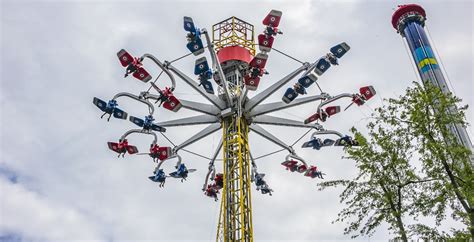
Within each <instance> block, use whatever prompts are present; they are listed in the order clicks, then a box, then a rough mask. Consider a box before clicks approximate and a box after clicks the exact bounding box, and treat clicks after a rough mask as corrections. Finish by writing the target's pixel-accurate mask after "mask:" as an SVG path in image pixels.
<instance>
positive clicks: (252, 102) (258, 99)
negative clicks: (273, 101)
mask: <svg viewBox="0 0 474 242" xmlns="http://www.w3.org/2000/svg"><path fill="white" fill-rule="evenodd" d="M309 66H310V64H309V63H304V64H303V65H302V66H301V67H299V68H298V69H296V70H294V71H293V72H291V73H290V74H288V75H287V76H285V77H283V78H282V79H281V80H279V81H278V82H276V83H275V84H273V85H271V86H270V87H269V88H267V89H265V90H263V91H262V92H260V93H259V94H257V95H256V96H254V97H253V98H251V99H250V100H249V101H247V103H246V105H245V106H246V107H245V111H247V112H250V111H252V109H253V108H254V107H255V106H257V105H258V104H260V103H261V102H262V101H263V100H265V99H267V98H268V97H269V96H270V95H271V94H273V93H274V92H275V91H276V90H278V89H279V88H280V87H282V86H283V85H285V84H286V83H288V82H289V81H291V80H292V79H293V78H294V77H296V76H297V75H298V74H299V73H301V72H302V71H304V70H307V69H308V67H309Z"/></svg>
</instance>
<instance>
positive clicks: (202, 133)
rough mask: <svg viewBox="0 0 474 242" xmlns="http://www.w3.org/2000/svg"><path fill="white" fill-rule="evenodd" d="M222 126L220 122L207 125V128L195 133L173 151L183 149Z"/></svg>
mask: <svg viewBox="0 0 474 242" xmlns="http://www.w3.org/2000/svg"><path fill="white" fill-rule="evenodd" d="M220 128H221V124H220V123H215V124H211V125H209V126H207V127H206V128H205V129H203V130H201V131H200V132H199V133H197V134H195V135H194V136H193V137H191V138H189V139H188V140H186V141H184V142H183V143H182V144H180V145H178V146H176V147H174V148H173V153H176V152H178V151H179V150H180V149H183V148H184V147H186V146H188V145H191V144H193V143H194V142H196V141H198V140H200V139H202V138H204V137H206V136H208V135H210V134H212V133H214V132H216V131H217V130H219V129H220Z"/></svg>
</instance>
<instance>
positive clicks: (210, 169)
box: [202, 138, 223, 191]
mask: <svg viewBox="0 0 474 242" xmlns="http://www.w3.org/2000/svg"><path fill="white" fill-rule="evenodd" d="M222 144H223V142H222V138H221V140H220V141H219V145H217V149H216V151H215V152H214V155H213V156H212V158H211V161H210V162H209V171H208V172H207V175H206V180H205V181H204V185H203V186H202V190H203V191H204V190H206V188H207V182H208V181H209V177H210V176H211V174H212V173H213V174H214V175H215V173H216V169H215V167H214V161H215V160H216V158H217V156H218V155H219V152H220V150H221V148H222ZM214 175H212V176H211V177H214ZM212 179H213V178H212Z"/></svg>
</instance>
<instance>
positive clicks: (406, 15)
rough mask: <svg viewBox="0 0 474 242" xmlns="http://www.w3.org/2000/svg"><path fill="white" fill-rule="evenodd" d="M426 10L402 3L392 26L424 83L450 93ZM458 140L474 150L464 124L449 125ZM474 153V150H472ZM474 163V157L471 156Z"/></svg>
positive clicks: (393, 18) (393, 16)
mask: <svg viewBox="0 0 474 242" xmlns="http://www.w3.org/2000/svg"><path fill="white" fill-rule="evenodd" d="M425 21H426V12H425V10H424V9H423V8H422V7H421V6H420V5H417V4H407V5H400V6H399V8H398V9H397V10H396V11H395V13H393V15H392V26H393V27H394V28H395V29H396V30H397V32H398V33H399V34H400V35H401V36H402V38H404V39H405V40H406V42H407V43H408V46H409V48H410V53H411V54H412V57H413V60H414V62H415V65H416V67H417V70H418V74H419V75H420V78H421V80H422V81H423V84H424V83H431V84H432V85H434V86H437V87H439V88H440V89H441V91H442V92H443V93H445V94H447V93H450V92H451V91H450V90H449V87H448V84H447V83H446V79H445V77H444V75H443V73H442V72H441V68H440V64H439V62H438V60H437V59H436V57H435V55H434V51H433V48H432V47H431V44H430V41H429V40H428V37H427V35H426V32H425V29H424V27H425ZM449 128H450V130H451V132H452V133H453V134H454V135H455V137H456V138H457V140H458V142H460V144H462V145H464V146H465V147H466V148H468V149H470V150H471V152H472V151H473V147H472V143H471V139H470V138H469V135H468V133H467V131H466V128H465V127H463V126H462V125H459V124H457V125H452V126H450V127H449ZM472 153H474V152H472ZM471 164H472V165H474V157H473V156H471Z"/></svg>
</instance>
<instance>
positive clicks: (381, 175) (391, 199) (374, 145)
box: [319, 84, 474, 241]
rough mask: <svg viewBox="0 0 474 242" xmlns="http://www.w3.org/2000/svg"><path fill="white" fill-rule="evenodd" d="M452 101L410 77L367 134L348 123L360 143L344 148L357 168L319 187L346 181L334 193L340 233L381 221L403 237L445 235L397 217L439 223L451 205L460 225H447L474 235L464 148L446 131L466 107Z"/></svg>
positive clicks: (460, 121) (461, 234) (360, 231)
mask: <svg viewBox="0 0 474 242" xmlns="http://www.w3.org/2000/svg"><path fill="white" fill-rule="evenodd" d="M459 102H460V100H459V99H458V98H455V97H453V96H452V95H445V94H443V93H442V92H441V91H440V90H439V89H438V88H435V87H433V86H430V85H427V86H426V87H421V86H420V85H418V84H415V87H413V88H408V89H407V91H406V93H405V95H403V96H400V97H399V98H398V99H390V100H388V104H387V105H385V106H383V107H381V108H377V109H376V110H375V112H374V114H373V116H372V118H373V119H372V121H371V122H369V124H368V125H367V128H368V136H367V137H365V136H364V135H363V134H362V133H361V132H359V131H358V130H356V129H353V130H352V132H353V133H354V135H355V138H356V140H357V141H358V142H359V143H360V146H359V147H347V148H345V151H346V153H347V154H348V158H350V159H353V160H354V161H355V164H356V166H357V168H358V171H359V173H358V175H357V176H356V178H354V179H353V180H336V181H328V182H323V183H321V184H320V185H319V186H320V190H323V189H326V188H329V187H335V186H344V187H345V189H344V191H343V192H342V193H341V195H340V199H341V203H344V204H345V205H346V207H345V208H344V209H343V210H342V211H341V212H340V213H339V214H338V218H337V219H336V222H343V221H344V222H347V223H348V227H346V228H345V230H344V233H345V234H351V235H352V237H357V236H358V235H369V236H370V235H372V234H373V232H375V230H376V228H377V227H378V226H379V225H380V224H381V223H382V222H386V223H388V224H389V230H390V231H391V232H392V233H394V234H395V235H396V238H398V239H401V240H403V241H407V240H408V238H411V237H413V238H414V237H418V238H420V237H421V238H426V239H446V238H447V234H446V233H440V232H439V231H437V230H436V229H435V228H430V227H429V226H427V225H424V224H406V222H405V221H404V218H405V220H406V218H414V219H417V218H419V217H420V216H423V217H430V218H434V220H435V222H436V225H439V224H440V223H441V222H442V221H443V220H444V219H445V216H446V212H447V210H446V208H447V207H451V208H452V211H454V212H453V213H452V217H453V218H454V219H456V220H460V221H462V222H463V223H464V224H466V227H467V230H459V229H458V230H454V231H453V232H454V235H455V236H456V238H457V239H461V238H469V237H471V236H472V238H474V234H473V228H474V226H473V225H474V210H473V205H474V203H473V199H474V193H473V190H474V189H473V188H474V177H473V173H472V166H471V164H470V160H469V155H470V150H469V149H466V148H465V147H464V146H462V145H460V144H459V143H458V142H457V140H456V137H454V136H453V134H452V133H451V132H450V128H451V127H452V126H453V125H461V126H464V125H466V123H465V116H464V112H465V110H466V109H467V106H464V107H460V108H457V109H456V108H454V107H456V104H457V103H459ZM467 231H470V233H471V235H469V233H468V232H467Z"/></svg>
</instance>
